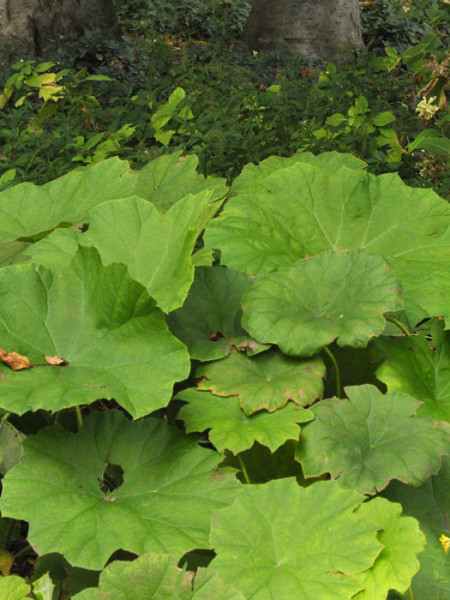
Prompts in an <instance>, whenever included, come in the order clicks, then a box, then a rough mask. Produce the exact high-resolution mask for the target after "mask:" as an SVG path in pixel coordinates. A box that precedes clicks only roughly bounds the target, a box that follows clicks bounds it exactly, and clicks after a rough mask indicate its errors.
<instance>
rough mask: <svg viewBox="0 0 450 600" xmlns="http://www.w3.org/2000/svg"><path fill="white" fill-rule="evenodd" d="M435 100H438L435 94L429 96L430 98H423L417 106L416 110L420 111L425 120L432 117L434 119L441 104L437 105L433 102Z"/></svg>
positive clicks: (420, 115)
mask: <svg viewBox="0 0 450 600" xmlns="http://www.w3.org/2000/svg"><path fill="white" fill-rule="evenodd" d="M435 100H436V96H433V97H432V98H429V99H428V100H427V99H426V98H422V100H421V101H420V102H419V104H418V105H417V106H416V112H418V113H419V117H421V118H422V119H424V120H425V121H429V120H430V119H432V118H433V117H434V115H435V114H436V113H437V111H438V110H439V106H437V105H436V104H433V102H434V101H435Z"/></svg>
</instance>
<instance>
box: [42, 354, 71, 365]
mask: <svg viewBox="0 0 450 600" xmlns="http://www.w3.org/2000/svg"><path fill="white" fill-rule="evenodd" d="M45 360H46V361H47V362H48V364H49V365H55V366H57V367H67V365H68V364H69V363H68V362H67V360H65V359H64V358H60V357H59V356H46V357H45Z"/></svg>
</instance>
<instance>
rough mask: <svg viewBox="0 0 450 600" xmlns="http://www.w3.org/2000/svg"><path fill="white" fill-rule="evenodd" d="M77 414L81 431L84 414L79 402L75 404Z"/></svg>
mask: <svg viewBox="0 0 450 600" xmlns="http://www.w3.org/2000/svg"><path fill="white" fill-rule="evenodd" d="M75 414H76V416H77V423H78V431H80V429H81V426H82V425H83V415H82V414H81V408H80V407H79V406H78V404H76V405H75Z"/></svg>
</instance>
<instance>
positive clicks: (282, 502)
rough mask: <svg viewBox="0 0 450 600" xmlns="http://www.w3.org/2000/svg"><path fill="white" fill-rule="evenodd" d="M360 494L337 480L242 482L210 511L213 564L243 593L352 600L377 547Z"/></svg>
mask: <svg viewBox="0 0 450 600" xmlns="http://www.w3.org/2000/svg"><path fill="white" fill-rule="evenodd" d="M363 500H364V496H362V495H361V494H358V493H356V492H353V491H349V490H343V489H342V488H340V487H339V485H337V483H336V482H334V481H320V482H317V483H314V485H311V486H310V487H308V488H301V487H300V486H298V485H297V483H296V482H295V480H294V479H291V478H289V479H278V480H276V481H270V482H268V483H265V484H263V485H251V486H250V485H246V486H244V487H243V489H242V491H241V492H240V494H239V495H238V496H237V498H236V499H235V501H234V503H233V504H232V505H231V506H229V507H228V508H224V509H223V510H219V511H217V512H216V513H215V514H214V516H213V519H212V522H211V538H210V539H211V544H212V546H213V547H214V549H215V551H216V553H217V557H216V558H215V559H214V561H213V562H212V564H211V566H212V567H213V568H215V569H216V570H217V572H218V573H219V576H220V577H221V578H222V579H223V580H224V581H225V582H227V583H229V584H230V585H233V586H235V587H237V588H238V589H240V590H241V591H242V592H243V594H244V596H245V597H246V600H268V599H269V598H276V599H277V600H311V599H312V598H313V599H314V600H330V598H333V600H350V598H352V597H353V595H354V594H355V593H356V592H358V591H360V590H361V589H362V588H363V585H362V584H361V583H360V582H359V581H358V579H357V575H358V574H359V573H361V572H363V571H365V570H366V569H368V568H370V567H371V566H372V565H373V563H374V561H375V559H376V557H377V556H378V554H379V552H380V550H381V549H382V545H381V544H380V543H379V542H378V540H377V526H376V524H374V523H373V522H371V521H370V520H367V519H366V518H364V516H363V515H360V514H358V512H356V511H355V509H356V508H357V507H358V506H359V505H360V503H361V502H362V501H363Z"/></svg>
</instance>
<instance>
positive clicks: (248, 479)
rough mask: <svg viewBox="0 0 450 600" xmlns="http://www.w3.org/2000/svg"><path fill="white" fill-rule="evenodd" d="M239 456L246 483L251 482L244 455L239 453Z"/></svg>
mask: <svg viewBox="0 0 450 600" xmlns="http://www.w3.org/2000/svg"><path fill="white" fill-rule="evenodd" d="M237 457H238V461H239V464H240V465H241V470H242V473H243V475H244V479H245V483H248V484H250V483H251V481H250V477H249V476H248V473H247V468H246V466H245V464H244V461H243V460H242V456H241V455H240V454H238V455H237Z"/></svg>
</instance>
